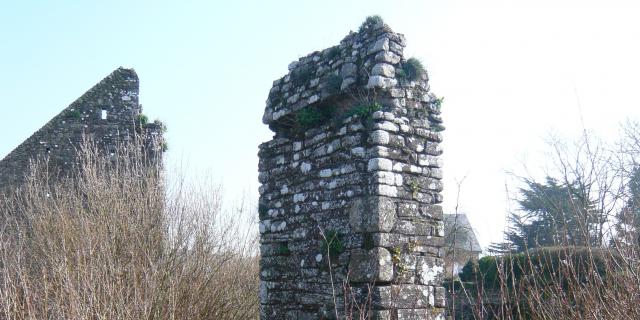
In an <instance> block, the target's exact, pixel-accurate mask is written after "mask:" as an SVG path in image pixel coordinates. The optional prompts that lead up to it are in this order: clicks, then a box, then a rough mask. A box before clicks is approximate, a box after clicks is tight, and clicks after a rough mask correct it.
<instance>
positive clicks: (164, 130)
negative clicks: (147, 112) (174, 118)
mask: <svg viewBox="0 0 640 320" xmlns="http://www.w3.org/2000/svg"><path fill="white" fill-rule="evenodd" d="M153 123H154V124H155V125H157V126H158V127H159V128H160V132H162V133H167V131H168V128H167V125H166V124H165V123H164V122H162V121H160V119H156V120H154V121H153Z"/></svg>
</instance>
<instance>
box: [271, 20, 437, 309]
mask: <svg viewBox="0 0 640 320" xmlns="http://www.w3.org/2000/svg"><path fill="white" fill-rule="evenodd" d="M404 47H405V38H404V36H403V35H402V34H398V33H394V32H393V31H392V30H391V29H390V28H389V27H388V26H387V25H385V24H384V23H383V22H382V21H381V19H378V18H376V17H373V18H368V19H367V21H365V23H363V25H362V26H361V28H360V30H359V32H357V33H354V32H352V33H350V34H349V35H348V36H346V37H345V38H344V39H343V40H342V41H341V42H340V44H339V45H337V46H335V47H331V48H328V49H325V50H322V51H319V52H318V51H316V52H313V53H311V54H309V55H308V56H305V57H303V58H300V59H299V60H298V61H295V62H293V63H291V64H290V65H289V73H288V74H287V75H285V76H284V77H283V78H281V79H278V80H276V81H274V83H273V88H272V89H271V91H270V93H269V98H268V100H267V106H266V108H265V112H264V117H263V122H264V123H265V124H267V125H269V128H271V130H272V131H273V132H274V133H275V135H274V137H273V139H272V140H271V141H268V142H265V143H263V144H261V145H260V151H259V157H260V162H259V171H260V174H259V180H260V183H261V187H260V190H259V191H260V200H259V216H260V223H259V228H260V236H261V239H260V243H261V246H260V251H261V254H262V258H261V259H262V260H261V263H260V279H261V285H260V305H261V319H333V318H336V315H337V317H338V318H344V317H346V316H352V317H353V318H354V319H358V317H359V314H361V313H363V314H366V317H365V318H366V319H435V318H440V317H442V314H443V308H444V304H445V290H444V288H443V287H442V283H441V282H442V271H443V262H442V259H441V257H440V251H439V248H440V247H441V246H442V241H443V233H444V227H443V222H442V208H441V206H440V205H439V204H440V203H441V202H442V195H441V191H442V183H441V179H442V171H441V169H440V167H441V162H440V159H439V156H440V155H441V153H442V151H441V149H440V146H439V144H440V142H441V141H442V134H441V131H442V130H443V126H442V124H441V122H442V121H441V118H440V102H441V100H440V99H438V98H436V96H434V95H433V94H431V93H430V92H429V85H428V77H427V74H426V72H424V70H422V68H421V65H419V62H416V60H414V59H405V57H404V56H403V49H404ZM358 308H360V310H358Z"/></svg>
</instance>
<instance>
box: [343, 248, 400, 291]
mask: <svg viewBox="0 0 640 320" xmlns="http://www.w3.org/2000/svg"><path fill="white" fill-rule="evenodd" d="M349 277H350V280H351V282H364V283H373V282H389V281H391V280H392V279H393V263H392V261H391V253H389V251H388V250H387V249H385V248H380V247H377V248H373V249H371V250H363V249H357V250H354V251H352V252H351V258H350V260H349Z"/></svg>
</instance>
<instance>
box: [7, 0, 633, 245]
mask: <svg viewBox="0 0 640 320" xmlns="http://www.w3.org/2000/svg"><path fill="white" fill-rule="evenodd" d="M529 2H531V1H529ZM556 2H558V1H546V0H542V1H535V4H533V5H527V4H526V3H528V2H524V1H498V0H488V1H477V0H473V1H471V0H470V1H451V0H447V1H424V0H423V1H388V0H387V1H313V2H311V1H301V0H298V1H251V2H248V1H243V2H240V1H225V2H217V1H173V2H161V1H108V2H106V1H104V2H98V1H93V2H88V1H48V2H45V1H19V2H18V1H16V2H14V3H8V1H2V2H0V43H1V46H2V47H1V48H2V50H0V97H1V99H2V100H1V102H0V157H4V156H5V155H6V154H7V153H8V152H10V151H11V150H12V149H13V148H15V147H16V146H17V145H18V144H19V143H20V142H22V141H23V140H24V139H26V138H27V137H28V136H29V135H30V134H31V133H33V132H34V131H35V130H37V129H38V128H40V126H42V125H43V124H44V123H46V122H47V121H48V120H49V119H50V118H51V117H53V116H54V115H56V114H57V113H58V112H59V111H60V110H61V109H63V108H64V107H65V106H67V105H68V104H70V103H71V102H73V100H75V99H76V98H77V97H79V96H80V95H81V94H82V93H84V92H85V91H86V90H87V89H89V88H90V87H91V86H93V85H94V84H95V83H96V82H98V81H99V80H101V79H102V78H103V77H105V76H106V75H108V74H109V73H110V72H111V71H113V70H114V69H116V68H117V67H119V66H126V67H133V68H135V69H136V71H137V73H138V75H139V76H140V81H141V99H140V101H141V103H142V104H143V107H144V110H145V113H146V114H148V115H149V117H150V118H151V119H155V118H159V119H161V120H163V121H165V122H166V123H167V124H168V126H169V133H168V139H169V145H170V151H169V152H168V159H167V160H168V163H169V166H170V167H183V168H186V169H185V170H186V171H187V172H188V173H189V174H193V173H194V172H197V173H198V175H202V173H203V172H208V174H211V175H213V176H214V177H216V178H217V179H219V180H220V181H222V183H223V184H224V185H225V188H226V191H227V193H228V194H229V195H230V196H231V197H236V196H238V195H239V194H240V193H241V192H243V190H244V191H247V192H249V194H250V195H251V196H253V197H255V196H257V187H258V183H257V155H256V154H257V150H258V149H257V146H258V144H259V143H260V142H263V141H266V140H268V139H269V138H270V136H271V134H270V132H269V130H268V129H267V128H266V127H265V126H264V125H262V123H261V116H262V112H263V108H264V101H265V100H266V97H267V94H268V92H269V89H270V87H271V82H272V81H273V80H274V79H277V78H279V77H281V76H282V75H283V74H284V73H286V71H287V65H288V64H289V63H290V62H291V61H293V60H296V59H297V58H299V57H301V56H304V55H306V54H308V53H310V52H312V51H314V50H320V49H323V48H326V47H329V46H332V45H335V44H337V43H338V42H339V41H340V40H341V39H342V38H343V37H344V36H345V35H346V34H347V33H348V32H349V30H355V29H357V28H358V26H359V24H360V23H361V22H362V21H363V20H364V18H365V17H366V16H368V15H372V14H379V15H381V16H382V17H383V18H384V20H385V21H386V22H387V23H388V24H389V25H390V26H391V27H392V28H393V29H394V30H395V31H397V32H401V33H404V34H405V35H406V37H407V42H408V47H407V49H406V54H407V55H408V56H416V57H418V58H421V59H422V61H423V62H424V64H425V65H426V67H427V69H428V71H429V74H430V78H431V87H432V89H433V90H434V92H435V93H436V94H437V95H438V96H444V97H445V103H444V105H443V116H444V121H445V125H446V126H447V130H446V131H445V132H444V134H445V144H444V150H445V155H444V162H445V171H444V172H445V189H446V191H445V209H446V211H449V212H450V211H452V210H453V207H454V206H455V201H454V200H455V191H456V190H455V179H460V178H462V177H463V176H465V175H466V176H467V179H466V180H465V183H464V185H463V190H462V196H461V202H460V205H461V208H462V210H464V211H465V212H467V213H468V214H469V216H470V220H471V221H472V223H473V224H474V225H475V226H476V229H478V231H479V236H480V240H481V243H482V244H483V245H486V244H488V243H489V242H490V241H493V240H498V239H499V237H500V232H501V230H502V227H503V221H504V214H505V211H506V204H505V198H506V196H505V192H504V189H505V188H504V185H505V181H507V180H508V178H507V177H506V175H505V171H508V170H513V169H517V167H518V166H520V164H521V161H523V160H524V161H525V162H526V163H527V164H528V165H529V166H541V165H542V164H543V163H544V158H543V157H542V156H540V150H543V144H542V139H543V138H544V137H545V136H546V135H547V133H548V132H549V130H554V131H556V132H558V133H559V134H562V135H566V136H569V137H571V136H576V135H578V134H579V133H580V129H581V122H580V116H579V115H582V118H583V119H584V124H585V126H586V127H587V128H588V129H593V130H595V131H597V132H600V133H602V134H603V135H604V136H605V137H614V136H615V135H616V133H617V131H616V130H617V128H618V124H619V122H620V121H623V120H624V119H625V118H626V117H630V118H632V119H638V116H639V114H640V108H639V106H638V104H639V103H638V98H637V95H636V92H637V91H638V88H640V77H638V75H639V74H640V59H639V58H638V57H640V47H639V45H638V43H639V42H638V39H640V19H638V17H640V10H639V9H638V8H637V7H635V6H633V3H632V2H631V1H629V2H623V1H601V2H598V1H563V2H562V3H563V5H562V6H561V7H558V5H557V4H556ZM576 93H577V94H576ZM577 98H579V100H580V102H581V107H580V108H578V103H577V102H576V101H577Z"/></svg>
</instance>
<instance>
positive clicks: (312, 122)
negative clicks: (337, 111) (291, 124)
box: [296, 107, 325, 130]
mask: <svg viewBox="0 0 640 320" xmlns="http://www.w3.org/2000/svg"><path fill="white" fill-rule="evenodd" d="M324 119H325V117H324V115H323V114H322V113H321V112H320V111H319V110H318V109H317V108H312V107H307V108H304V109H301V110H300V111H298V113H296V120H297V124H298V125H299V126H300V127H301V129H305V130H306V129H309V128H312V127H315V126H317V125H318V124H320V123H321V122H322V120H324Z"/></svg>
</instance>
